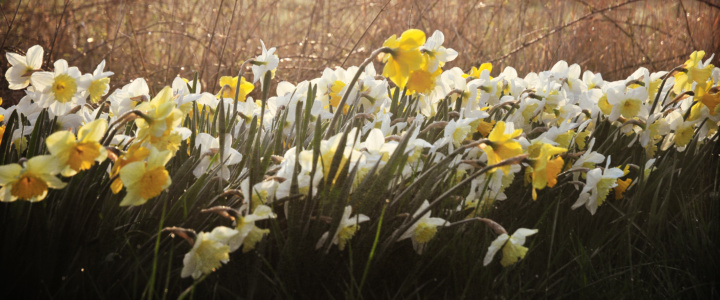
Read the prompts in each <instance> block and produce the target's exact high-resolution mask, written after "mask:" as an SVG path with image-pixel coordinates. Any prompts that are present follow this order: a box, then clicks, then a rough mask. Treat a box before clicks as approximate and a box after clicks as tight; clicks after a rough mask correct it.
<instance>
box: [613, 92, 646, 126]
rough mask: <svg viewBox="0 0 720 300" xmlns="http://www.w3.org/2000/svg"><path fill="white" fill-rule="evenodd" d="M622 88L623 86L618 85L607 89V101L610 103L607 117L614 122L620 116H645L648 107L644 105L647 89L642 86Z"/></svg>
mask: <svg viewBox="0 0 720 300" xmlns="http://www.w3.org/2000/svg"><path fill="white" fill-rule="evenodd" d="M624 88H625V87H624V86H620V87H617V88H612V89H609V90H608V91H607V102H608V103H609V104H610V105H612V112H610V116H609V117H608V119H609V120H610V121H611V122H614V121H617V119H618V118H619V117H620V116H623V117H625V118H627V119H632V118H634V117H642V118H647V116H648V109H647V107H645V101H646V100H647V99H648V90H647V89H646V88H645V87H643V86H639V87H636V88H634V89H628V90H627V91H625V90H624Z"/></svg>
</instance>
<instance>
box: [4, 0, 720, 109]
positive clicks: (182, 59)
mask: <svg viewBox="0 0 720 300" xmlns="http://www.w3.org/2000/svg"><path fill="white" fill-rule="evenodd" d="M0 8H1V9H2V20H0V23H1V24H0V39H2V48H3V50H4V51H14V52H18V53H23V52H24V51H26V50H27V49H28V48H29V47H30V46H32V45H35V44H39V45H41V46H43V47H44V48H45V54H46V58H45V64H46V65H45V68H46V69H47V66H52V62H53V61H55V60H57V59H60V58H64V59H66V60H67V61H68V62H69V63H70V65H71V66H72V65H74V66H78V67H79V68H80V70H81V71H83V72H85V73H87V72H92V71H93V70H94V68H95V66H96V65H97V64H98V63H99V62H100V61H102V60H103V59H104V60H106V62H107V66H106V69H105V70H110V71H113V72H115V75H114V76H113V77H112V80H111V87H112V88H116V87H120V86H122V85H124V84H126V83H127V82H129V81H130V80H131V79H134V78H137V77H144V78H146V79H147V81H148V83H149V84H151V85H152V86H153V87H155V88H156V89H157V88H158V87H162V86H164V85H169V84H170V83H171V82H172V79H173V78H174V77H175V76H177V75H180V76H183V77H186V78H192V77H193V76H194V74H195V72H196V71H197V72H198V74H199V77H200V80H201V83H202V86H203V90H204V91H210V92H216V91H217V90H219V85H218V84H217V81H218V78H219V77H220V76H224V75H236V74H237V73H238V69H239V68H240V65H241V64H242V62H243V61H244V60H246V59H248V58H250V57H254V56H256V55H258V54H259V53H260V51H261V50H260V40H261V39H262V40H263V41H264V42H265V44H266V45H267V46H268V48H269V47H276V48H277V54H278V55H279V56H280V58H281V62H280V66H279V69H278V72H277V76H276V78H275V82H278V81H281V80H287V81H290V82H299V81H302V80H306V79H311V78H314V77H318V76H320V75H321V72H322V70H323V69H325V68H335V67H338V66H343V67H345V68H347V67H348V66H351V65H357V64H359V63H360V62H362V60H363V59H365V57H366V56H367V55H369V53H370V52H372V50H374V49H376V48H379V47H381V46H382V43H383V41H384V40H385V39H387V38H388V37H389V36H390V35H392V34H398V35H399V34H401V33H402V32H403V31H404V30H406V29H409V28H418V29H421V30H423V31H425V32H426V34H427V36H428V37H429V36H430V35H432V33H433V31H435V30H441V31H442V32H443V33H444V34H445V44H444V45H445V46H446V47H450V48H454V49H456V50H457V51H458V52H459V53H460V55H459V56H458V58H457V59H456V60H455V61H453V62H450V63H449V64H448V66H447V67H448V68H449V67H455V66H457V67H460V68H462V69H463V70H465V71H468V70H469V69H470V68H471V67H472V66H477V65H480V64H481V63H484V62H492V63H493V66H494V68H493V72H492V75H495V74H497V73H499V72H500V71H502V69H503V68H504V67H505V66H513V67H515V68H516V69H517V70H518V72H519V74H520V76H524V74H526V73H528V72H533V71H542V70H546V69H549V68H551V67H552V66H553V65H554V64H555V62H557V61H558V60H565V61H567V62H568V63H570V64H572V63H578V64H580V66H581V67H582V69H583V71H584V70H591V71H593V72H600V73H602V75H603V78H604V79H605V80H617V79H624V78H625V77H627V76H628V75H630V74H631V73H632V72H633V71H634V70H635V69H637V68H638V67H641V66H643V67H647V68H648V69H650V70H651V71H659V70H669V69H671V68H673V67H674V66H677V65H679V64H682V63H683V62H684V61H685V60H686V59H687V57H688V55H689V54H690V53H692V51H693V50H696V49H697V50H705V51H706V52H707V53H708V55H706V58H707V57H709V56H710V54H711V53H718V54H720V0H677V1H601V0H576V1H514V0H510V1H500V0H498V1H493V0H484V1H477V0H462V1H460V0H458V1H440V0H392V1H384V0H382V1H371V0H355V1H330V0H295V1H265V0H263V1H243V0H205V1H187V0H149V1H138V0H126V1H123V0H108V1H101V0H95V1H84V0H76V1H48V0H25V1H17V0H15V1H2V2H1V4H0ZM714 64H715V65H719V64H718V57H716V58H715V59H714ZM379 66H380V65H379V64H376V69H378V70H380V67H379ZM7 67H8V64H7V61H6V58H5V56H4V55H3V57H2V63H1V64H0V68H2V73H3V74H4V73H5V70H6V69H7ZM245 76H246V78H248V77H252V75H251V72H249V69H248V70H247V72H246V75H245ZM3 79H4V78H3ZM256 92H257V91H256ZM23 94H24V93H23V92H22V91H20V92H17V91H9V90H7V81H5V80H2V82H1V83H0V97H3V99H4V104H3V106H7V105H10V104H12V103H14V102H15V101H17V100H19V98H20V97H22V95H23Z"/></svg>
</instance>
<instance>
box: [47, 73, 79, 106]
mask: <svg viewBox="0 0 720 300" xmlns="http://www.w3.org/2000/svg"><path fill="white" fill-rule="evenodd" d="M52 93H53V94H54V95H55V100H57V101H58V102H60V103H65V102H68V101H70V100H72V97H73V96H75V93H77V82H76V81H75V78H72V77H71V76H70V75H67V74H60V75H58V76H57V77H55V82H53V85H52Z"/></svg>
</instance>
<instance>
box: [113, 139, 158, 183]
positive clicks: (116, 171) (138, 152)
mask: <svg viewBox="0 0 720 300" xmlns="http://www.w3.org/2000/svg"><path fill="white" fill-rule="evenodd" d="M148 155H150V149H148V148H145V147H143V146H141V145H140V144H132V145H131V146H130V148H128V151H127V152H125V153H123V154H122V155H120V157H118V158H117V159H116V160H115V163H114V164H113V167H112V169H111V170H110V177H111V178H115V180H113V182H112V183H111V184H110V189H111V190H112V192H113V193H114V194H117V193H119V192H120V191H121V190H122V188H123V182H122V179H120V169H122V168H123V167H124V166H126V165H127V164H129V163H132V162H136V161H143V160H145V158H147V157H148Z"/></svg>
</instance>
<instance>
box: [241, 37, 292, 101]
mask: <svg viewBox="0 0 720 300" xmlns="http://www.w3.org/2000/svg"><path fill="white" fill-rule="evenodd" d="M260 44H261V45H262V54H260V55H259V56H258V57H256V58H255V60H254V61H253V63H252V64H253V65H252V72H253V83H256V82H258V81H260V86H261V87H262V85H263V84H264V83H263V80H262V78H263V77H264V76H265V73H267V72H270V74H271V77H275V69H277V67H278V63H280V58H278V56H277V54H275V47H272V48H270V50H268V49H266V48H265V43H264V42H263V41H262V40H260ZM233 98H234V97H233Z"/></svg>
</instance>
